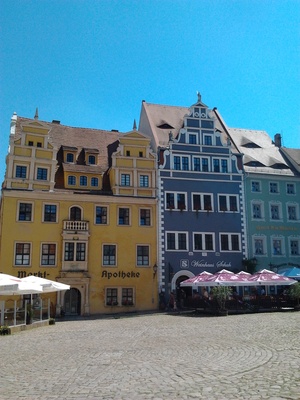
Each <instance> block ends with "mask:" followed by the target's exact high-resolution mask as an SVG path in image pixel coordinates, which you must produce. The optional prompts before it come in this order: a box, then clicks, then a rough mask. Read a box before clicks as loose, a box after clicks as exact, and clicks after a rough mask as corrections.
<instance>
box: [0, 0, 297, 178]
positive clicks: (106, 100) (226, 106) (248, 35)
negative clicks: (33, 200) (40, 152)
mask: <svg viewBox="0 0 300 400" xmlns="http://www.w3.org/2000/svg"><path fill="white" fill-rule="evenodd" d="M299 26H300V1H299V0H289V1H285V0H203V1H202V0H198V1H196V0H194V1H191V0H190V1H188V0H123V1H122V0H102V1H101V0H98V1H95V0H22V1H20V0H1V1H0V138H1V142H2V146H1V148H0V181H2V180H3V176H4V171H5V156H6V153H7V148H8V140H9V126H10V118H11V116H12V114H13V112H14V111H16V113H17V114H18V115H19V116H23V117H28V118H33V117H34V114H35V109H36V107H38V109H39V118H40V120H43V121H52V120H53V119H57V120H60V121H61V123H62V124H63V125H70V126H78V127H91V128H98V129H107V130H110V129H118V130H119V131H122V132H127V131H130V130H131V129H132V126H133V121H134V119H136V120H137V123H138V120H139V114H140V108H141V102H142V100H146V101H147V102H150V103H158V104H168V105H177V106H190V105H191V104H193V103H195V102H196V100H197V96H196V92H197V91H199V92H200V93H201V94H202V100H203V101H204V103H206V104H207V105H208V106H209V107H211V108H213V107H217V108H218V110H219V112H220V113H221V115H222V116H223V118H224V120H225V121H226V123H227V125H229V126H230V127H238V128H248V129H258V130H265V131H267V132H268V134H269V135H270V136H271V137H272V138H273V137H274V134H275V133H278V132H279V133H281V135H282V138H283V145H284V146H286V147H295V148H300V94H299V93H300V91H299V89H300V72H299V71H300V28H299Z"/></svg>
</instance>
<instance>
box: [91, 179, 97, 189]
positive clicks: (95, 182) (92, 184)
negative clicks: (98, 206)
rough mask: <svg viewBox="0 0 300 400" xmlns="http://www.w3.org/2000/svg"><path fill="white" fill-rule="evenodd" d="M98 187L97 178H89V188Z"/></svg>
mask: <svg viewBox="0 0 300 400" xmlns="http://www.w3.org/2000/svg"><path fill="white" fill-rule="evenodd" d="M98 185H99V180H98V178H95V177H92V178H91V186H93V187H98Z"/></svg>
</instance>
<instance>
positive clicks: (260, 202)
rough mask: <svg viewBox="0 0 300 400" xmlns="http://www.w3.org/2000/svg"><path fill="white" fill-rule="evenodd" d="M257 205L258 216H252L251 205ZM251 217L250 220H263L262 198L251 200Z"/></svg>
mask: <svg viewBox="0 0 300 400" xmlns="http://www.w3.org/2000/svg"><path fill="white" fill-rule="evenodd" d="M254 206H258V207H259V208H260V215H261V216H260V218H256V217H255V216H254V210H253V207H254ZM251 218H252V221H264V220H265V207H264V202H263V201H262V200H252V201H251Z"/></svg>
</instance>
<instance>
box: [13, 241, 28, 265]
mask: <svg viewBox="0 0 300 400" xmlns="http://www.w3.org/2000/svg"><path fill="white" fill-rule="evenodd" d="M18 244H29V247H30V250H29V263H28V264H17V263H16V255H17V245H18ZM31 262H32V242H29V241H21V240H18V241H15V242H14V267H22V268H28V267H31Z"/></svg>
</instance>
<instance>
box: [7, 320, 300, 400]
mask: <svg viewBox="0 0 300 400" xmlns="http://www.w3.org/2000/svg"><path fill="white" fill-rule="evenodd" d="M0 349H1V352H0V357H1V358H0V360H1V369H0V399H1V400H6V399H12V400H16V399H22V400H41V399H43V400H50V399H51V400H52V399H60V400H62V399H63V400H64V399H70V400H71V399H83V400H84V399H105V400H111V399H116V400H144V399H145V400H146V399H151V400H166V399H167V400H173V399H182V400H185V399H206V400H231V399H239V400H240V399H247V400H248V399H249V400H258V399H268V400H280V399H292V400H299V399H300V312H285V313H280V312H278V313H258V314H247V315H245V314H244V315H230V316H227V317H212V316H204V315H202V316H201V315H199V316H192V315H188V314H180V315H179V314H175V313H174V314H147V315H132V316H123V317H120V318H113V317H110V318H87V319H80V320H76V321H75V320H63V321H57V322H56V324H55V325H52V326H46V327H41V328H37V329H32V330H28V331H23V332H19V333H16V334H13V335H11V336H2V337H0Z"/></svg>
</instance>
